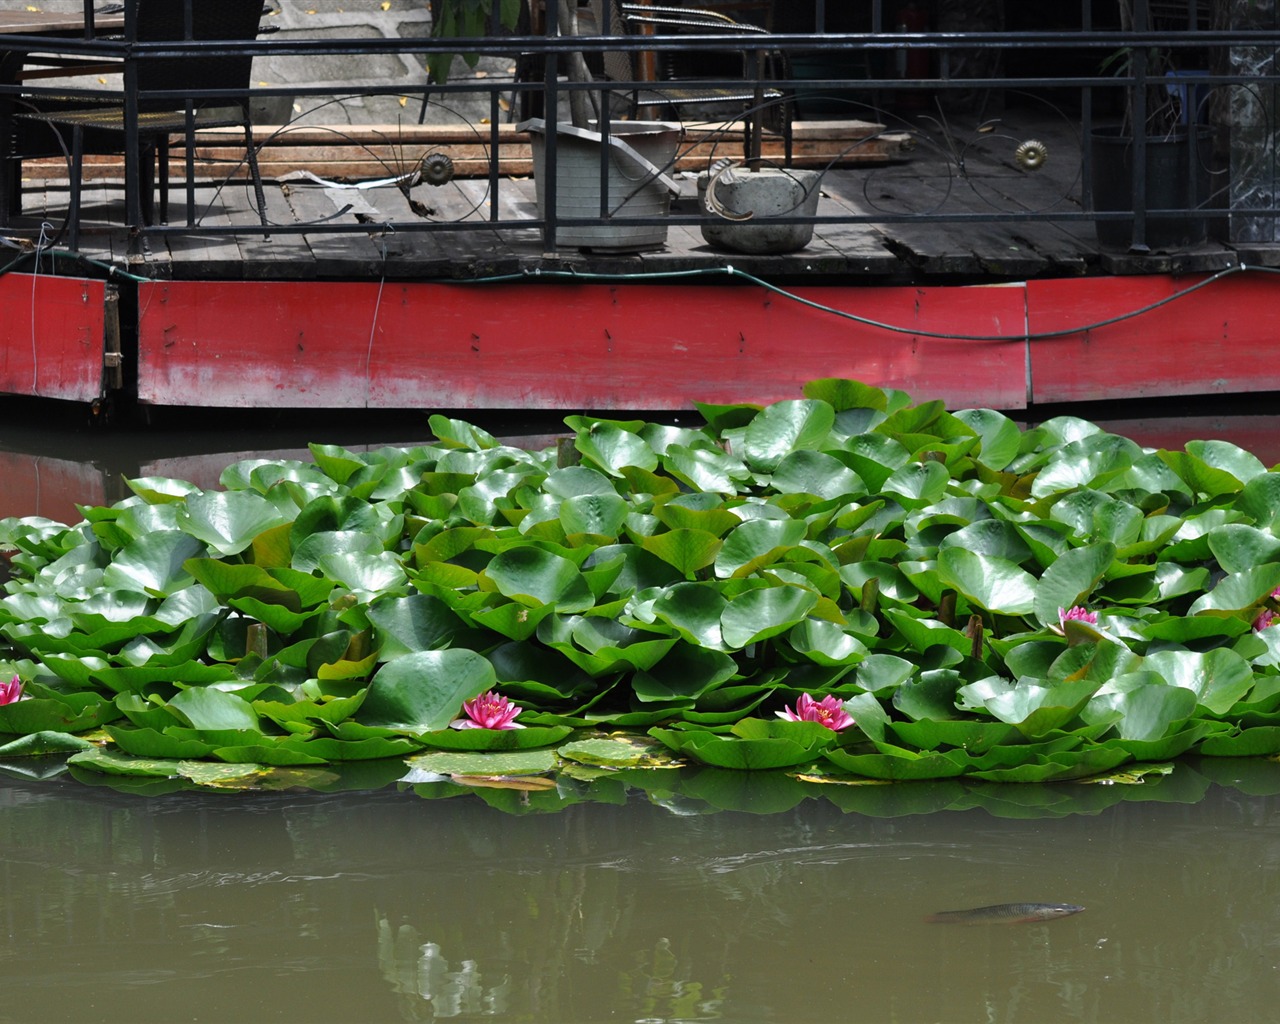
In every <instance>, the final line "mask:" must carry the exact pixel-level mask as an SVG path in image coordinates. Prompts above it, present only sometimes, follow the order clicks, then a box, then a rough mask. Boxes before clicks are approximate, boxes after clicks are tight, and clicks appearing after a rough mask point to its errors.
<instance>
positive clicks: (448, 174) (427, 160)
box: [422, 153, 453, 188]
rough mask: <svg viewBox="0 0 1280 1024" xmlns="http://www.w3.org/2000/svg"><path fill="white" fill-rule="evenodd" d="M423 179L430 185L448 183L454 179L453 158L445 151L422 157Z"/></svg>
mask: <svg viewBox="0 0 1280 1024" xmlns="http://www.w3.org/2000/svg"><path fill="white" fill-rule="evenodd" d="M422 180H423V181H425V182H426V183H427V184H428V185H435V186H436V187H437V188H438V187H440V186H441V185H447V184H448V183H449V182H451V181H452V180H453V160H451V159H450V158H449V156H448V155H447V154H445V153H428V154H427V155H426V156H424V157H423V158H422Z"/></svg>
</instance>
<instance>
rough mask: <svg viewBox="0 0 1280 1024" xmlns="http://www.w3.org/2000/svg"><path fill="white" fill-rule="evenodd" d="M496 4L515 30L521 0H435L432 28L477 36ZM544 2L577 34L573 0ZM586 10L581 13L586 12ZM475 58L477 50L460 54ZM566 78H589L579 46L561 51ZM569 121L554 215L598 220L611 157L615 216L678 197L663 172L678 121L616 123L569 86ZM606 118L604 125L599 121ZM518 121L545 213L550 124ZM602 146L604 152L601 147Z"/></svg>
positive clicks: (596, 244)
mask: <svg viewBox="0 0 1280 1024" xmlns="http://www.w3.org/2000/svg"><path fill="white" fill-rule="evenodd" d="M495 3H497V4H500V5H501V9H500V10H499V11H498V14H499V20H500V23H501V25H502V26H504V27H507V28H515V27H516V25H517V24H518V22H519V15H520V0H432V5H433V6H432V10H433V13H434V12H436V11H438V15H437V16H436V18H434V19H433V21H434V27H433V29H432V32H433V34H434V35H436V36H437V37H454V38H468V37H470V38H479V37H481V36H484V35H486V34H488V33H489V31H490V30H491V29H492V27H493V15H494V8H493V5H494V4H495ZM547 5H548V8H549V9H550V8H552V5H554V8H553V9H554V11H555V17H556V24H557V27H558V30H559V33H560V35H561V36H577V35H579V34H580V32H579V2H578V0H547ZM600 9H601V0H591V3H590V4H589V5H588V6H587V12H589V13H590V15H591V16H592V17H593V18H594V20H595V22H596V24H599V23H600V21H601V20H602V19H601V18H600V17H599V11H600ZM584 13H586V12H584ZM620 31H621V26H620V25H619V24H618V23H616V22H615V23H614V26H613V28H612V32H613V34H619V33H620ZM453 56H454V55H452V54H442V55H440V57H439V59H438V60H437V61H436V62H435V64H433V65H432V72H431V73H432V77H433V78H434V79H435V80H436V81H444V80H445V78H446V77H447V75H448V69H449V65H450V64H451V63H452V60H453ZM463 56H464V59H467V60H469V61H470V62H472V63H474V55H465V54H464V55H463ZM566 64H567V78H568V80H569V82H570V83H574V84H584V83H588V82H590V81H592V76H591V73H590V71H589V70H588V68H587V62H586V59H585V57H584V56H583V54H582V52H581V51H578V50H573V51H570V52H569V53H568V55H567V57H566ZM567 92H568V99H569V114H570V119H569V121H568V122H563V123H555V126H554V131H555V134H556V145H555V151H556V167H555V181H556V189H555V210H556V217H557V218H561V217H563V218H573V219H579V220H587V219H597V220H598V219H599V217H600V210H601V191H600V181H601V173H600V171H601V166H600V165H601V160H602V159H607V161H608V165H609V166H608V176H607V182H606V188H607V192H606V195H607V197H608V207H607V212H608V214H609V216H610V217H612V216H613V215H618V216H619V217H620V218H636V217H649V218H654V217H663V216H665V215H666V213H667V211H668V209H669V208H670V201H671V196H672V195H678V194H679V192H680V188H679V186H678V185H677V184H676V183H675V182H674V181H673V180H672V179H671V178H670V177H669V176H668V174H667V173H666V171H667V169H668V168H669V167H670V166H671V164H672V163H673V161H674V158H675V153H676V147H677V146H678V145H679V142H680V125H678V124H669V123H666V122H647V121H615V120H613V119H612V118H610V117H609V114H608V111H607V110H606V111H603V112H596V111H594V110H593V109H592V106H591V103H592V96H591V93H590V91H589V90H586V89H580V88H571V89H569V90H567ZM602 120H605V121H606V124H604V125H602V124H601V123H600V122H601V121H602ZM518 127H519V128H520V129H521V130H523V131H527V132H529V135H530V141H531V148H532V151H533V165H534V171H533V177H534V183H535V188H536V197H537V202H538V210H539V215H540V216H543V217H546V211H547V205H548V204H547V191H546V189H545V187H544V184H545V182H546V181H547V180H548V177H549V175H548V173H547V160H546V154H547V150H548V147H547V144H546V143H547V135H548V131H549V126H548V122H547V120H544V119H543V118H529V119H528V120H526V121H523V122H522V123H521V124H520V125H518ZM605 144H607V145H608V147H609V152H608V154H607V157H606V156H605V155H604V154H602V153H601V149H600V147H601V146H602V145H605ZM666 238H667V226H666V224H663V223H656V224H634V223H631V224H628V223H609V222H605V223H598V224H590V225H566V226H563V227H559V226H557V228H556V231H555V241H556V244H558V245H565V246H577V247H581V248H592V249H610V250H615V251H618V250H626V251H640V250H644V249H653V248H660V247H661V246H662V245H663V244H664V243H665V242H666Z"/></svg>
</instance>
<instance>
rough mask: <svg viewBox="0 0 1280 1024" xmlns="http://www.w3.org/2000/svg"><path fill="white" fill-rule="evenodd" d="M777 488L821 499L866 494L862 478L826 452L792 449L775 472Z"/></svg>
mask: <svg viewBox="0 0 1280 1024" xmlns="http://www.w3.org/2000/svg"><path fill="white" fill-rule="evenodd" d="M772 484H773V486H774V488H775V489H777V490H778V491H782V492H789V493H793V494H814V495H817V496H818V497H820V498H827V499H831V498H842V497H856V496H861V495H864V494H866V493H867V485H866V484H864V483H863V482H862V477H860V476H858V474H857V473H855V472H854V471H853V470H851V469H849V468H848V467H847V466H846V465H845V464H844V463H843V462H841V461H840V460H839V459H836V458H834V457H833V456H831V455H827V454H826V453H825V452H815V451H793V452H790V453H788V454H787V455H784V456H783V457H782V459H781V461H779V462H778V465H777V467H776V468H775V469H774V471H773V480H772Z"/></svg>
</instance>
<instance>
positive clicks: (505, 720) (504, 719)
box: [449, 690, 524, 729]
mask: <svg viewBox="0 0 1280 1024" xmlns="http://www.w3.org/2000/svg"><path fill="white" fill-rule="evenodd" d="M523 710H524V708H522V707H521V706H520V705H519V704H512V703H511V701H509V700H507V698H506V697H504V696H502V695H501V694H499V693H495V692H494V691H493V690H489V691H488V692H486V693H482V694H480V696H479V697H472V698H471V700H464V701H463V702H462V711H463V713H464V714H465V715H466V716H467V717H466V718H459V719H457V720H455V721H453V722H450V723H449V725H450V726H451V727H452V728H454V729H523V728H524V726H523V725H521V724H520V723H519V722H517V721H516V720H515V718H516V715H518V714H520V712H521V711H523Z"/></svg>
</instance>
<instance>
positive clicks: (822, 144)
mask: <svg viewBox="0 0 1280 1024" xmlns="http://www.w3.org/2000/svg"><path fill="white" fill-rule="evenodd" d="M684 129H685V135H684V138H683V140H682V142H681V146H680V150H679V154H678V159H677V162H676V168H677V169H678V170H691V171H697V170H701V169H705V168H706V166H707V165H708V164H709V163H710V162H711V161H713V160H715V159H716V158H718V157H722V156H729V157H732V158H734V159H741V157H742V146H741V142H740V140H741V138H742V126H741V123H740V122H731V123H729V124H727V125H719V124H718V125H706V124H687V125H685V126H684ZM882 130H883V126H882V125H873V124H868V123H866V122H861V121H839V122H821V121H818V122H796V125H795V126H793V150H792V160H793V164H794V166H797V167H827V166H831V165H836V166H848V165H862V164H869V163H870V164H874V163H885V162H887V161H891V160H898V159H902V158H904V157H905V156H907V155H908V154H907V149H908V146H907V144H908V137H907V136H905V135H904V134H902V133H887V134H877V133H879V132H882ZM199 136H200V143H199V144H198V145H197V147H196V160H195V171H196V175H197V176H198V177H203V178H215V179H216V178H220V177H224V176H226V175H227V174H231V175H234V176H236V177H244V176H246V175H247V174H248V169H247V167H245V166H244V164H243V161H244V142H243V133H242V131H241V129H239V128H211V129H206V130H205V131H202V132H200V133H199ZM254 137H255V139H256V140H259V141H260V144H261V146H262V148H261V150H260V153H259V157H258V163H259V167H260V169H261V173H262V175H263V177H264V178H268V179H274V178H280V177H283V176H285V175H286V174H288V173H290V172H292V171H296V170H298V169H299V168H303V167H305V168H306V169H308V170H310V171H312V172H313V173H314V174H317V175H319V176H320V177H322V178H330V179H346V180H368V179H375V178H384V177H392V176H395V175H398V174H402V173H407V172H410V171H412V170H413V169H414V168H416V167H417V166H419V164H421V162H422V158H423V157H424V156H426V155H427V154H428V153H437V152H438V153H446V154H447V155H448V156H449V157H450V159H451V160H452V161H453V163H454V167H455V170H456V173H457V175H458V176H459V177H467V178H484V177H487V176H488V174H489V167H490V164H491V162H492V159H493V152H494V151H493V149H492V148H491V146H490V137H489V134H488V131H487V130H483V131H480V130H469V129H466V128H464V127H459V126H444V125H396V126H378V125H368V126H346V125H344V126H340V127H325V126H305V125H299V126H293V125H290V126H286V127H285V128H284V129H271V128H262V127H260V128H257V129H255V132H254ZM498 138H499V144H498V149H497V152H498V159H499V164H500V168H501V172H502V174H503V175H504V176H518V175H529V174H532V173H533V157H532V153H531V150H530V146H529V137H528V135H527V134H526V133H524V132H517V131H516V130H515V127H514V126H513V125H500V126H499V133H498ZM763 156H764V158H765V159H766V160H768V161H770V162H773V163H781V162H782V160H783V157H784V149H783V144H782V139H781V137H780V136H777V135H767V136H766V137H765V140H764V149H763ZM122 160H123V158H122V157H121V156H119V155H110V154H106V155H101V154H97V155H95V154H90V155H86V157H85V159H84V173H85V177H86V180H94V179H97V178H101V177H116V178H118V177H121V176H122V175H123V170H122ZM185 161H186V158H185V154H184V153H183V152H182V150H181V149H180V148H177V147H175V149H174V154H173V157H172V161H171V165H170V166H171V172H170V173H171V176H172V177H173V178H174V179H175V180H177V179H180V178H182V177H184V176H185V174H186V162H185ZM23 168H24V173H26V174H27V175H28V176H29V177H32V178H45V177H50V176H53V177H59V176H62V175H64V174H65V163H64V162H63V161H60V160H48V159H46V160H29V161H26V162H25V163H24V164H23Z"/></svg>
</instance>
